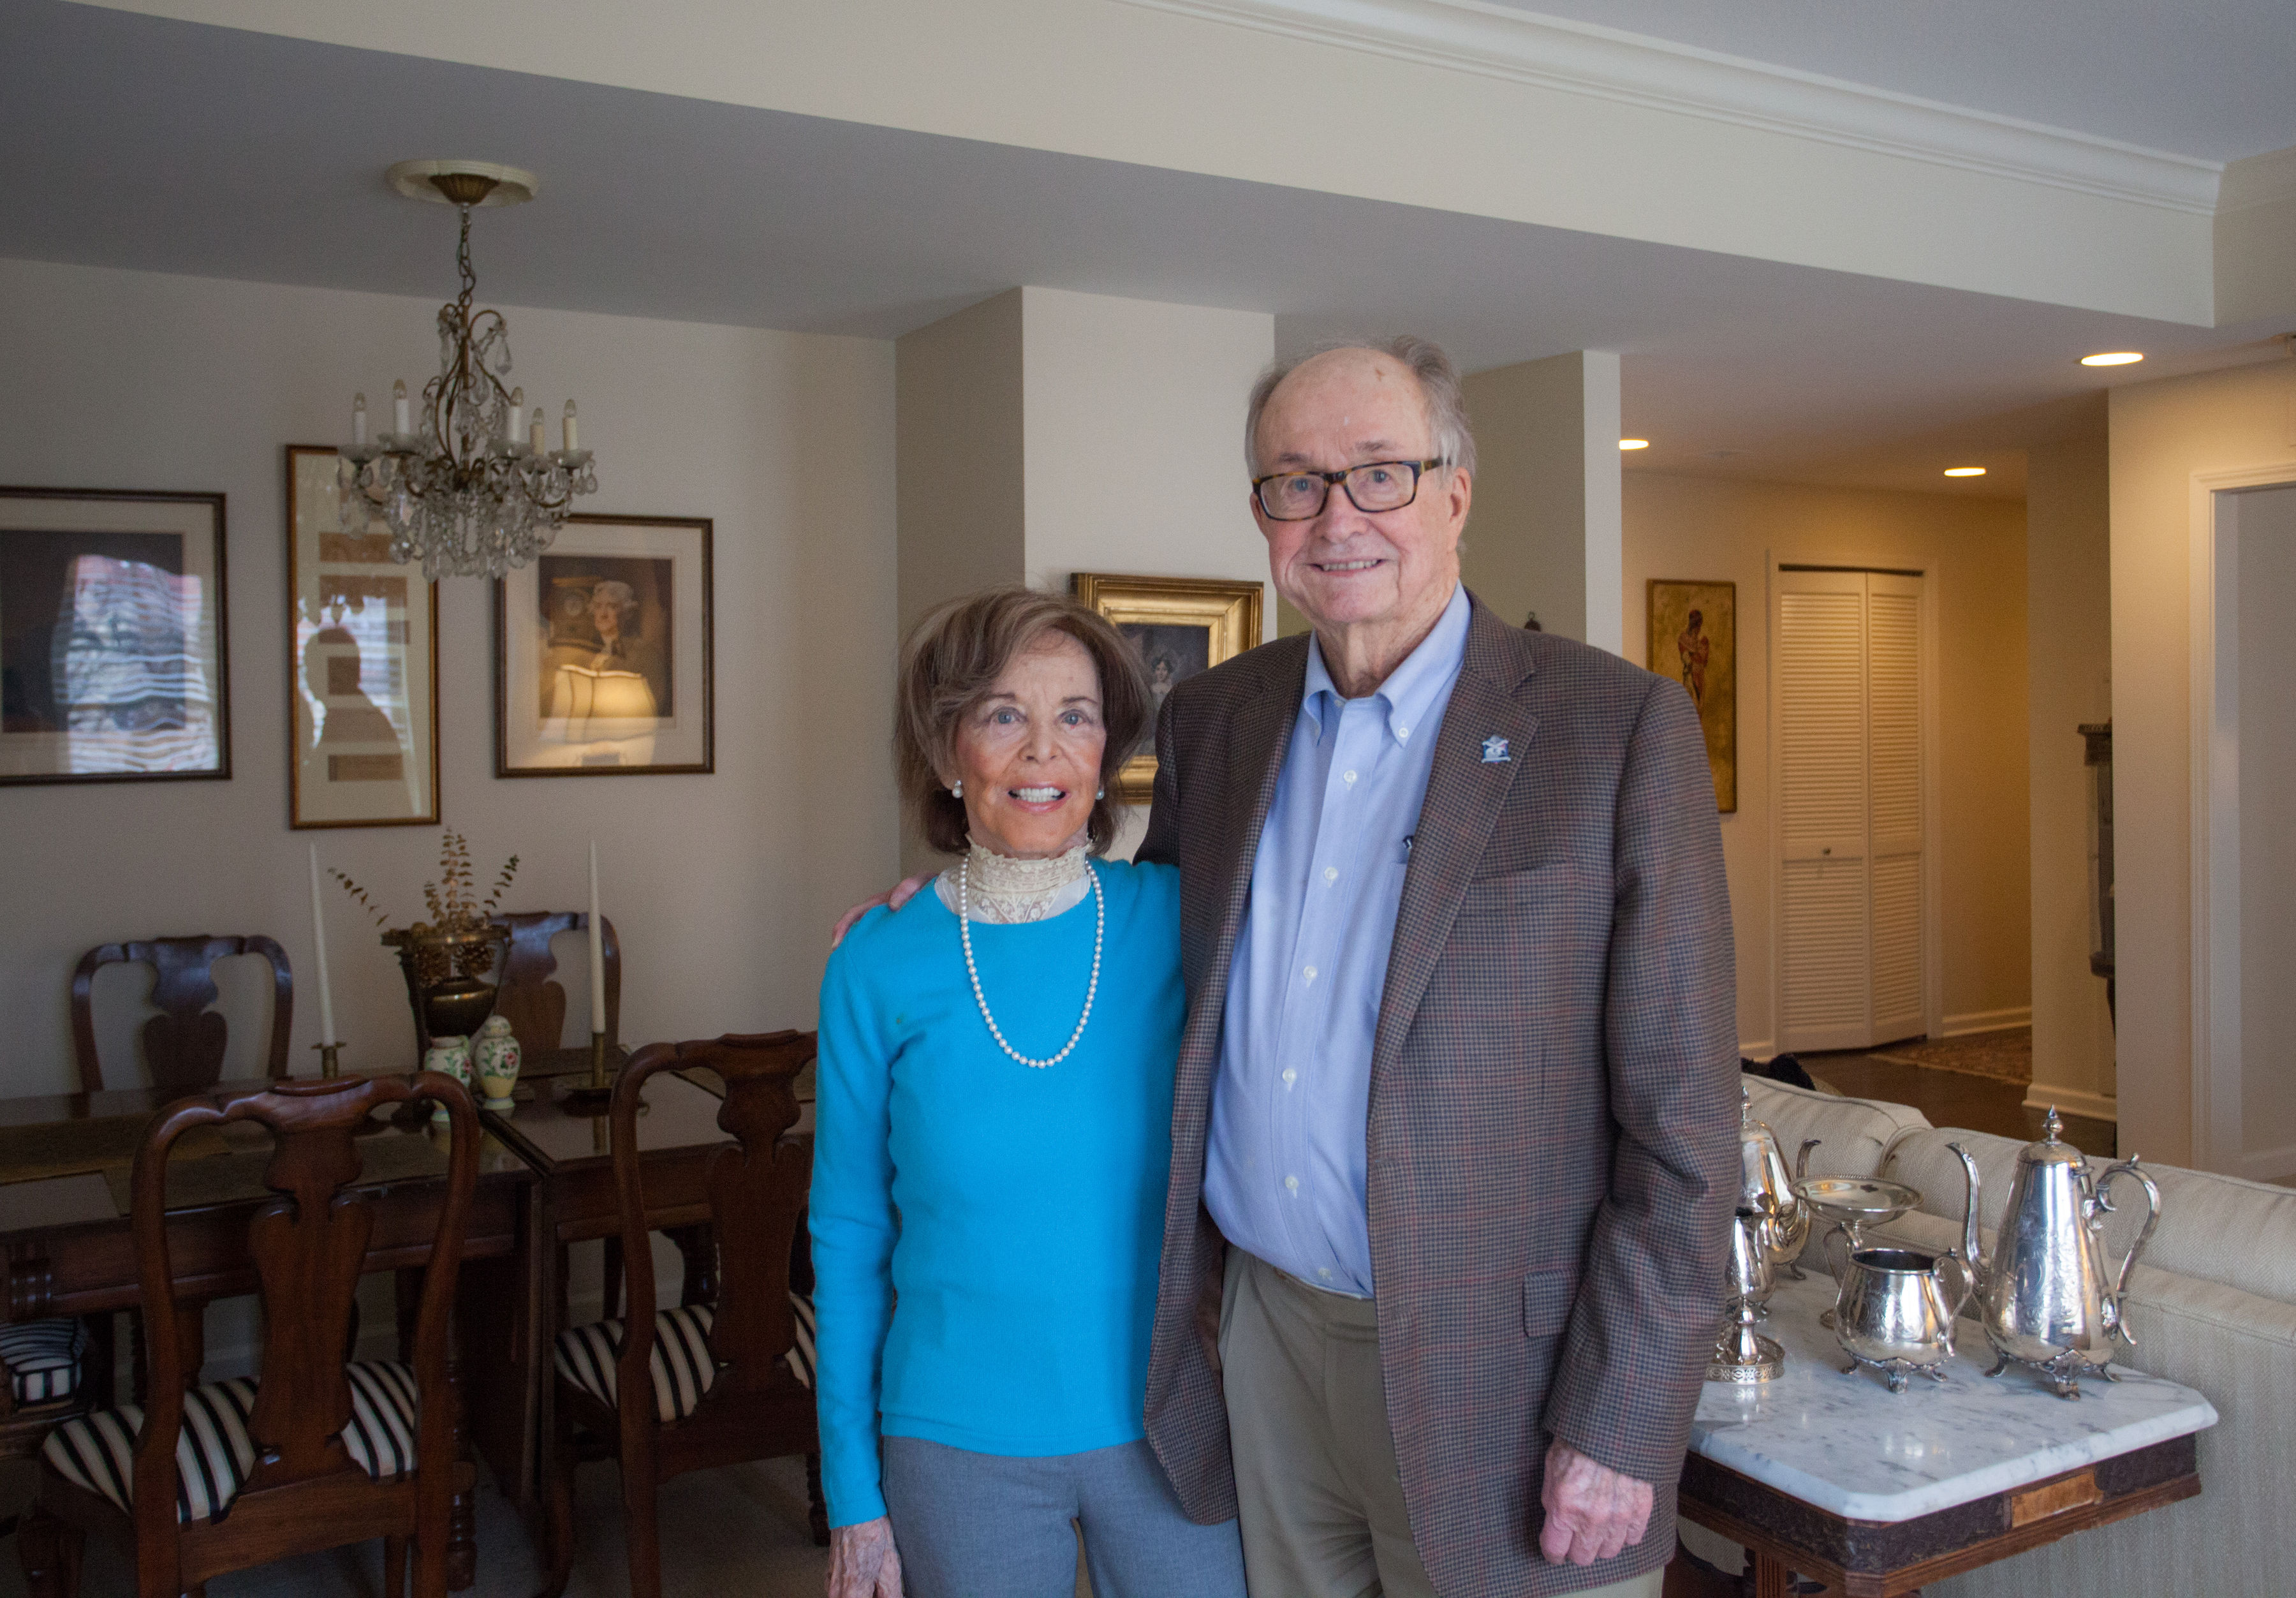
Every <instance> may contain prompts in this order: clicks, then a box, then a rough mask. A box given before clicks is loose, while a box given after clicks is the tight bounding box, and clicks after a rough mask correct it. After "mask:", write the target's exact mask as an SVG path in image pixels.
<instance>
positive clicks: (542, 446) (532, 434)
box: [527, 405, 550, 455]
mask: <svg viewBox="0 0 2296 1598" xmlns="http://www.w3.org/2000/svg"><path fill="white" fill-rule="evenodd" d="M527 443H528V444H529V445H530V446H531V447H532V448H533V450H534V452H535V453H536V454H537V455H540V454H543V453H544V452H545V451H546V450H547V449H549V447H550V446H549V445H548V443H547V442H546V441H545V440H544V439H543V436H542V407H540V406H538V405H537V406H536V407H535V408H534V425H533V427H532V428H531V429H530V430H529V432H528V435H527Z"/></svg>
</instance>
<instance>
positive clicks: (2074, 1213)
mask: <svg viewBox="0 0 2296 1598" xmlns="http://www.w3.org/2000/svg"><path fill="white" fill-rule="evenodd" d="M2063 1130H2064V1123H2063V1122H2062V1121H2061V1120H2059V1119H2058V1118H2057V1112H2056V1109H2055V1108H2054V1107H2052V1108H2050V1110H2049V1116H2048V1120H2047V1123H2046V1130H2045V1133H2044V1135H2043V1136H2042V1138H2041V1140H2040V1141H2038V1142H2036V1143H2028V1144H2027V1145H2026V1146H2025V1149H2024V1151H2023V1152H2022V1153H2021V1154H2019V1155H2018V1157H2017V1174H2016V1175H2015V1177H2014V1178H2013V1179H2012V1180H2011V1182H2010V1184H2009V1203H2008V1206H2007V1207H2006V1208H2005V1209H2004V1210H2003V1212H2002V1215H2001V1230H2000V1231H1999V1232H1998V1233H1997V1234H1996V1236H1995V1238H1994V1241H1993V1254H1992V1256H1991V1257H1990V1258H1980V1256H1979V1253H1978V1246H1977V1162H1976V1161H1975V1160H1974V1159H1972V1158H1971V1157H1970V1155H1969V1151H1968V1150H1967V1149H1964V1148H1963V1147H1962V1146H1961V1145H1960V1144H1958V1143H1953V1144H1948V1147H1949V1148H1950V1149H1952V1150H1953V1151H1954V1152H1955V1153H1956V1154H1957V1155H1959V1156H1961V1163H1962V1165H1963V1166H1964V1168H1965V1169H1966V1170H1967V1171H1968V1173H1969V1208H1968V1210H1967V1212H1966V1213H1965V1214H1964V1216H1963V1218H1962V1238H1963V1248H1964V1250H1965V1251H1966V1254H1967V1256H1968V1258H1969V1259H1970V1260H1971V1262H1972V1264H1974V1265H1975V1266H1976V1271H1977V1307H1978V1319H1979V1322H1980V1324H1981V1325H1982V1326H1983V1327H1984V1328H1985V1340H1986V1341H1987V1342H1988V1343H1989V1344H1991V1345H1992V1347H1993V1353H1994V1356H1995V1358H1994V1365H1993V1369H1991V1370H1990V1371H1987V1372H1986V1374H1987V1375H1988V1376H1998V1375H1999V1374H2001V1372H2002V1371H2005V1370H2007V1369H2008V1368H2009V1366H2010V1365H2011V1364H2013V1363H2015V1364H2021V1365H2027V1366H2030V1367H2031V1368H2032V1369H2033V1370H2034V1371H2038V1372H2039V1374H2040V1375H2041V1376H2042V1377H2043V1378H2044V1379H2046V1380H2047V1382H2048V1383H2049V1386H2050V1387H2051V1388H2052V1389H2054V1391H2055V1393H2056V1394H2057V1396H2059V1397H2062V1398H2078V1397H2079V1396H2080V1378H2081V1377H2083V1376H2091V1375H2095V1374H2098V1373H2099V1372H2102V1373H2103V1375H2104V1376H2105V1377H2106V1379H2107V1380H2120V1379H2119V1378H2118V1377H2115V1376H2114V1375H2113V1374H2112V1370H2111V1368H2110V1366H2109V1364H2108V1363H2107V1362H2109V1361H2110V1360H2111V1359H2112V1353H2113V1348H2112V1344H2113V1340H2114V1339H2119V1340H2120V1342H2121V1343H2123V1344H2125V1345H2127V1346H2128V1347H2132V1348H2133V1347H2136V1339H2135V1338H2133V1337H2131V1336H2130V1335H2129V1332H2128V1326H2127V1324H2126V1323H2125V1322H2124V1321H2123V1319H2122V1306H2123V1304H2124V1301H2125V1300H2126V1298H2127V1296H2128V1273H2129V1271H2130V1269H2131V1268H2132V1267H2133V1266H2134V1265H2135V1264H2136V1256H2138V1255H2139V1254H2142V1253H2143V1252H2144V1245H2145V1244H2146V1243H2147V1242H2149V1241H2151V1240H2152V1237H2153V1227H2154V1226H2156V1225H2157V1224H2159V1223H2160V1220H2161V1190H2160V1189H2159V1188H2158V1187H2157V1186H2155V1185H2154V1184H2153V1178H2152V1177H2151V1176H2150V1175H2148V1174H2146V1173H2145V1172H2144V1168H2143V1167H2142V1166H2139V1165H2138V1163H2137V1160H2136V1156H2135V1155H2131V1156H2130V1157H2128V1158H2127V1159H2125V1160H2122V1161H2121V1162H2120V1164H2119V1165H2116V1166H2109V1167H2108V1168H2107V1169H2106V1170H2105V1172H2104V1174H2103V1175H2102V1176H2099V1177H2097V1178H2096V1179H2095V1181H2094V1182H2092V1181H2091V1180H2090V1177H2089V1168H2088V1157H2087V1156H2086V1155H2084V1154H2083V1153H2081V1151H2080V1150H2079V1149H2075V1148H2074V1147H2072V1146H2071V1144H2069V1143H2066V1142H2064V1141H2062V1139H2060V1138H2059V1136H2058V1133H2061V1132H2062V1131H2063ZM2123 1176H2127V1177H2129V1178H2132V1179H2133V1180H2134V1181H2135V1182H2136V1183H2137V1184H2138V1185H2139V1186H2140V1187H2142V1188H2143V1189H2144V1203H2145V1214H2144V1229H2143V1230H2142V1231H2139V1232H2138V1233H2137V1234H2136V1241H2135V1242H2134V1243H2132V1244H2130V1245H2129V1248H2128V1255H2127V1256H2126V1257H2124V1258H2123V1259H2122V1260H2121V1262H2120V1270H2119V1271H2118V1272H2116V1273H2112V1276H2111V1277H2110V1278H2108V1277H2107V1274H2106V1273H2105V1268H2104V1245H2103V1234H2104V1217H2105V1216H2107V1215H2111V1214H2112V1213H2113V1203H2112V1195H2111V1192H2110V1189H2111V1188H2112V1183H2113V1182H2114V1181H2115V1179H2117V1178H2119V1177H2123ZM2108 1281H2110V1283H2111V1285H2110V1286H2108V1285H2107V1282H2108Z"/></svg>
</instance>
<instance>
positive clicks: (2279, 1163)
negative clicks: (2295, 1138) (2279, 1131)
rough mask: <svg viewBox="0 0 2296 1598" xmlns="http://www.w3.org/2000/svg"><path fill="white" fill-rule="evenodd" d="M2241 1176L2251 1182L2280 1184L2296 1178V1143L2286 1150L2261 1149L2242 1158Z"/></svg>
mask: <svg viewBox="0 0 2296 1598" xmlns="http://www.w3.org/2000/svg"><path fill="white" fill-rule="evenodd" d="M2240 1174H2242V1175H2243V1176H2245V1177H2247V1178H2248V1180H2249V1181H2251V1182H2278V1181H2280V1180H2281V1179H2282V1178H2283V1177H2287V1176H2296V1143H2291V1144H2289V1145H2288V1146H2287V1147H2286V1148H2284V1149H2258V1150H2256V1151H2255V1152H2254V1153H2252V1154H2243V1155H2242V1156H2241V1157H2240Z"/></svg>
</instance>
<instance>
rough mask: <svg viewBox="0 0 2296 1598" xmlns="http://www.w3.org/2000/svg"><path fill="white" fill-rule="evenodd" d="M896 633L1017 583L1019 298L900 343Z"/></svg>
mask: <svg viewBox="0 0 2296 1598" xmlns="http://www.w3.org/2000/svg"><path fill="white" fill-rule="evenodd" d="M893 348H894V374H895V377H894V387H895V391H896V399H895V402H894V408H895V415H896V416H897V417H898V424H897V427H896V432H897V433H898V438H899V441H900V449H899V459H898V464H897V465H896V468H895V474H896V476H897V478H898V482H899V484H900V490H899V499H898V508H899V522H900V583H899V586H900V625H901V629H902V630H903V631H904V632H906V630H908V627H909V625H910V623H911V622H914V621H915V620H916V619H917V618H918V617H919V616H920V615H922V614H924V612H925V611H926V610H927V609H928V608H930V607H931V606H932V605H936V604H938V603H939V602H940V601H941V600H943V599H947V598H948V597H951V596H953V595H956V594H963V593H968V592H970V591H971V590H972V589H979V588H986V587H988V585H990V584H991V583H995V582H1010V581H1013V574H1014V573H1016V572H1019V571H1020V570H1021V565H1022V562H1023V560H1024V558H1025V557H1024V555H1023V545H1022V542H1021V529H1022V527H1023V526H1024V525H1025V524H1026V519H1027V504H1028V496H1027V488H1028V485H1027V482H1026V480H1025V478H1024V476H1023V474H1022V471H1021V291H1020V290H1019V289H1007V290H1005V292H1003V293H1001V294H997V295H994V296H992V297H991V298H989V299H987V300H984V301H981V302H980V304H978V305H974V306H970V307H968V308H967V309H964V310H961V311H959V312H957V313H956V314H955V316H953V317H942V318H941V319H940V320H939V321H938V322H935V323H933V324H932V325H930V326H927V327H920V328H918V329H917V330H916V331H915V332H914V333H911V334H904V335H903V336H902V337H901V338H899V339H898V340H897V341H895V342H894V346H893Z"/></svg>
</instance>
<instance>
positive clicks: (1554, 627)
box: [1460, 350, 1625, 653]
mask: <svg viewBox="0 0 2296 1598" xmlns="http://www.w3.org/2000/svg"><path fill="white" fill-rule="evenodd" d="M1466 394H1467V409H1468V411H1469V413H1470V415H1471V416H1472V418H1473V421H1474V426H1475V443H1476V448H1477V453H1478V456H1479V465H1478V471H1477V474H1476V477H1475V501H1474V508H1473V510H1472V513H1471V515H1470V516H1469V518H1468V523H1467V536H1466V540H1465V543H1464V548H1463V551H1462V555H1461V559H1460V567H1461V572H1462V573H1463V575H1464V577H1465V579H1466V581H1467V585H1468V586H1469V587H1470V588H1472V589H1474V590H1475V592H1476V593H1477V594H1478V595H1480V596H1481V597H1482V598H1483V599H1484V600H1485V601H1486V602H1487V603H1488V604H1489V605H1492V606H1493V607H1494V608H1495V609H1497V611H1498V613H1499V614H1501V615H1503V616H1505V618H1506V619H1507V620H1508V621H1509V622H1513V623H1514V624H1515V625H1516V626H1518V627H1520V626H1521V625H1522V622H1523V618H1524V617H1525V616H1526V615H1528V614H1530V613H1531V612H1533V611H1536V612H1537V613H1538V620H1539V625H1540V626H1542V627H1544V628H1545V629H1546V630H1547V631H1549V632H1556V633H1561V634H1562V636H1563V637H1564V638H1577V639H1578V640H1579V642H1581V643H1587V644H1593V645H1595V646H1596V647H1600V648H1603V649H1609V650H1611V651H1612V652H1614V653H1615V652H1617V651H1618V650H1619V648H1620V635H1619V632H1618V630H1617V628H1616V626H1615V625H1614V623H1613V618H1614V617H1616V616H1617V615H1618V614H1620V610H1621V607H1622V606H1623V605H1624V603H1625V600H1624V597H1623V596H1622V595H1621V594H1620V589H1619V545H1620V501H1619V496H1620V467H1619V358H1618V357H1617V356H1616V355H1613V354H1610V353H1608V352H1606V351H1603V350H1573V351H1571V352H1570V354H1568V355H1555V356H1550V357H1548V358H1546V359H1545V360H1532V361H1523V362H1520V363H1518V364H1517V365H1514V366H1512V367H1494V368H1493V369H1491V370H1489V371H1487V372H1478V373H1476V374H1475V375H1473V376H1472V377H1470V378H1468V379H1467V382H1466Z"/></svg>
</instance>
